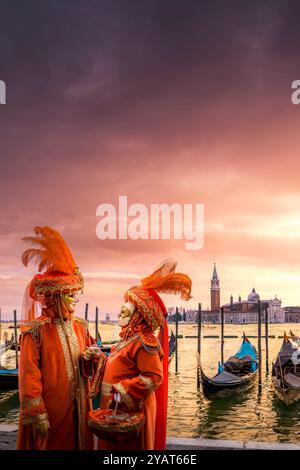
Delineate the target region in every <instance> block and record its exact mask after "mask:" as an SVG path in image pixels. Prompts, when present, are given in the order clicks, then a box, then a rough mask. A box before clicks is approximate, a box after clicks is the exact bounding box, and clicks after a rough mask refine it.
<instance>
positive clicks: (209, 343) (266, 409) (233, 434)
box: [168, 325, 300, 442]
mask: <svg viewBox="0 0 300 470" xmlns="http://www.w3.org/2000/svg"><path fill="white" fill-rule="evenodd" d="M290 327H291V325H269V334H270V335H274V334H275V336H276V339H272V338H270V339H269V358H270V361H272V360H274V359H275V357H276V354H277V352H278V349H279V348H280V346H281V343H282V339H278V338H277V336H278V335H283V331H284V329H286V330H287V331H289V328H290ZM180 329H181V331H180V333H182V334H183V335H192V334H196V333H195V331H196V330H195V329H193V327H192V326H191V325H183V326H181V325H180ZM294 329H295V331H296V328H294ZM243 330H245V332H246V334H249V335H256V334H257V329H256V326H255V325H243V326H240V325H225V334H228V335H230V334H232V335H238V336H239V338H238V339H237V338H228V339H225V348H224V355H225V358H227V357H228V356H230V355H232V354H234V353H235V352H236V351H237V349H238V348H239V346H240V344H241V341H242V338H241V337H242V333H243ZM298 333H300V331H299V332H298ZM203 334H204V335H206V334H208V335H210V334H212V332H211V330H209V329H208V328H207V326H206V325H205V326H204V328H203ZM213 334H219V331H218V327H217V328H216V329H215V330H214V331H213ZM251 341H252V342H253V343H254V344H255V346H257V339H255V338H254V339H251ZM264 341H265V340H264V339H263V340H262V354H263V361H264V358H265V355H264V352H265V342H264ZM196 342H197V340H196V339H191V338H187V339H184V338H183V339H180V340H179V373H178V374H177V375H176V374H175V371H174V369H175V365H174V364H173V363H171V365H170V370H169V382H170V386H169V388H170V391H169V407H168V434H169V435H173V436H184V437H202V438H211V439H235V440H256V441H280V442H298V441H299V435H300V403H295V404H293V405H291V406H290V407H287V406H286V405H284V404H283V403H281V402H280V401H279V400H278V399H277V398H276V397H275V396H274V394H273V388H272V381H271V376H270V375H267V374H266V372H265V363H264V362H263V383H262V387H259V386H258V384H257V383H255V385H254V386H253V387H252V388H251V389H250V390H247V391H245V392H243V393H241V394H237V393H235V394H233V395H227V396H226V397H216V396H212V398H209V399H208V398H206V397H204V396H203V394H202V392H201V391H197V379H196V357H195V355H196V353H195V351H196ZM219 359H220V339H216V338H214V339H210V338H205V339H203V341H202V364H203V368H204V370H205V372H206V373H207V375H214V374H215V373H216V372H217V362H218V360H219Z"/></svg>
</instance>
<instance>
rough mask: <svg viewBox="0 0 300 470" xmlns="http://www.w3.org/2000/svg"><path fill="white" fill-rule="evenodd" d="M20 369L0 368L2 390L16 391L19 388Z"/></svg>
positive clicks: (0, 387)
mask: <svg viewBox="0 0 300 470" xmlns="http://www.w3.org/2000/svg"><path fill="white" fill-rule="evenodd" d="M18 377H19V373H18V369H7V368H6V367H2V366H0V390H14V389H17V388H18Z"/></svg>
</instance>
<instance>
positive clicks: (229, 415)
mask: <svg viewBox="0 0 300 470" xmlns="http://www.w3.org/2000/svg"><path fill="white" fill-rule="evenodd" d="M291 326H293V328H292V329H293V330H295V333H296V334H300V325H299V328H298V329H297V327H296V326H297V325H290V324H288V325H269V334H270V335H275V336H276V339H272V338H270V339H269V358H270V361H272V360H274V359H275V357H276V354H277V352H278V349H279V348H280V346H281V343H282V339H278V338H277V337H278V335H283V331H284V330H286V331H289V328H290V327H291ZM171 328H173V326H172V325H170V329H171ZM173 329H174V330H175V328H173ZM90 330H91V333H92V334H93V333H94V325H93V324H92V325H91V328H90ZM243 330H245V332H246V334H249V335H256V333H257V327H256V326H255V325H243V326H240V325H225V334H226V335H227V334H228V335H230V334H232V335H238V336H239V338H228V339H225V348H224V354H225V358H227V357H228V356H230V355H232V354H234V353H235V352H236V350H237V349H238V348H239V346H240V344H241V340H242V339H241V337H242V333H243ZM100 332H101V336H102V339H103V340H110V339H117V338H118V332H119V329H118V327H117V326H115V325H100ZM196 332H197V329H196V328H194V327H193V325H180V326H179V333H180V334H182V335H183V336H185V335H196V334H197V333H196ZM203 334H204V335H212V334H214V335H216V334H219V326H216V327H215V328H212V326H209V325H204V327H203ZM251 341H252V342H253V343H254V344H255V346H257V339H251ZM196 347H197V339H196V338H182V339H179V344H178V349H179V361H178V362H179V372H178V374H176V373H175V360H174V359H173V361H172V362H171V364H170V367H169V407H168V434H169V435H173V436H182V437H203V438H214V439H236V440H257V441H280V442H299V439H300V402H299V403H295V404H293V405H291V406H289V407H287V406H286V405H284V404H283V403H281V402H280V401H279V400H278V399H277V398H276V397H275V396H274V394H273V389H272V382H271V377H270V375H269V376H267V375H266V373H265V364H264V363H263V384H262V388H261V389H260V388H259V387H258V384H257V383H256V384H255V385H254V386H253V387H252V388H251V389H250V390H248V391H245V392H243V393H241V394H234V395H231V396H230V395H229V396H226V398H221V397H217V398H213V399H207V398H205V397H204V396H203V395H202V392H201V391H199V390H197V375H196V370H197V369H196V364H197V362H196ZM264 351H265V343H264V339H263V342H262V353H263V359H264V357H265V355H264ZM5 356H6V358H2V365H4V363H3V360H5V361H6V365H7V364H10V367H14V364H15V362H14V361H15V353H14V352H13V351H9V352H8V353H6V355H5ZM219 358H220V339H216V338H211V339H209V338H205V339H203V341H202V364H203V368H204V370H205V372H206V373H207V374H208V375H213V374H215V373H216V369H217V361H218V360H219ZM18 407H19V403H18V393H17V391H9V392H2V393H1V392H0V422H6V423H17V421H18Z"/></svg>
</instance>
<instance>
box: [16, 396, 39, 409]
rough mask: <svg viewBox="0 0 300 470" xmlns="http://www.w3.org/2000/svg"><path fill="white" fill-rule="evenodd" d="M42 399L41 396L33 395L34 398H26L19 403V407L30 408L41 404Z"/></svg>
mask: <svg viewBox="0 0 300 470" xmlns="http://www.w3.org/2000/svg"><path fill="white" fill-rule="evenodd" d="M43 404H44V401H43V399H42V397H35V398H28V399H27V400H23V401H21V403H20V407H21V409H22V410H25V409H27V408H32V407H33V406H38V405H43Z"/></svg>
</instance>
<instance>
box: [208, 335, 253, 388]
mask: <svg viewBox="0 0 300 470" xmlns="http://www.w3.org/2000/svg"><path fill="white" fill-rule="evenodd" d="M257 371H258V357H257V351H256V349H255V347H254V346H253V344H252V343H251V342H250V341H249V339H248V338H247V336H246V335H245V333H244V336H243V342H242V345H241V347H240V349H239V350H238V352H237V353H236V354H235V355H234V356H231V357H230V358H229V359H228V360H227V361H226V362H225V363H224V364H220V363H219V367H218V373H217V374H216V375H215V376H213V377H208V376H207V375H206V374H205V373H204V371H203V369H202V366H201V365H200V374H201V383H202V390H203V392H204V394H211V393H216V392H221V391H222V392H224V391H228V392H230V391H231V392H236V391H242V390H246V389H248V388H250V387H251V386H252V385H253V384H254V382H255V379H256V376H257Z"/></svg>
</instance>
